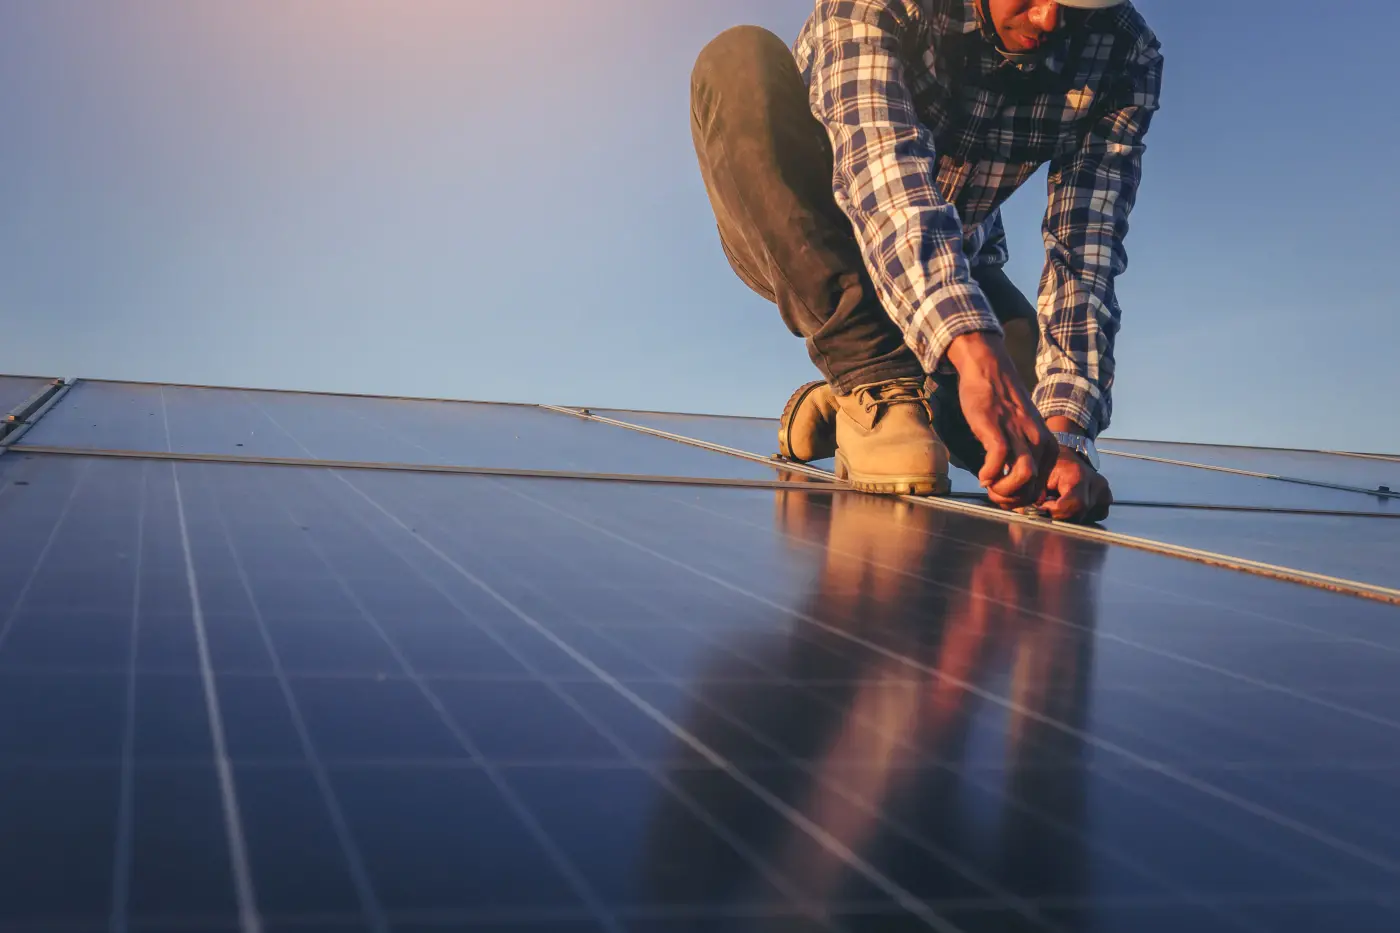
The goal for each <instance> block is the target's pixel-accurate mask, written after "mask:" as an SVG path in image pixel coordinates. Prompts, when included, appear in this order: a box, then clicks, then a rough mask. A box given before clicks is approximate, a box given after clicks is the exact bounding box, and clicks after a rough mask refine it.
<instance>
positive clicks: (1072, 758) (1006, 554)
mask: <svg viewBox="0 0 1400 933" xmlns="http://www.w3.org/2000/svg"><path fill="white" fill-rule="evenodd" d="M775 520H776V526H777V529H778V531H779V532H780V533H781V534H783V535H784V536H785V538H786V540H787V541H788V543H789V544H790V546H791V547H792V548H793V552H794V554H796V555H801V556H802V557H803V558H804V559H810V560H812V561H813V562H814V563H815V564H816V570H817V572H816V574H815V579H814V581H813V585H812V588H811V590H810V592H809V594H808V595H807V597H806V598H805V599H804V600H802V601H801V602H800V604H796V605H794V606H793V609H794V610H795V613H794V615H793V617H792V618H791V620H790V622H791V624H790V626H789V627H788V629H787V637H786V638H785V639H784V640H782V641H776V640H774V639H771V638H770V639H766V640H764V641H761V642H755V643H750V642H736V643H734V644H733V645H731V646H729V647H730V650H731V651H732V652H733V653H735V654H738V655H740V656H744V657H748V658H750V659H752V660H754V661H756V662H758V663H760V664H761V665H762V666H763V667H764V668H766V669H768V670H771V671H774V672H775V675H776V676H775V678H774V682H773V683H768V684H751V685H747V686H740V687H736V686H735V685H734V684H733V683H732V678H729V679H728V680H730V681H731V682H730V683H728V684H727V685H725V684H724V682H725V681H726V679H727V678H726V677H725V676H724V673H725V672H724V671H723V670H714V671H712V672H709V673H708V674H707V675H705V677H704V679H703V680H702V681H699V682H697V683H695V684H693V685H692V687H691V690H692V693H693V694H695V695H696V696H697V702H696V703H695V704H694V706H693V715H692V717H691V718H690V719H689V720H687V721H686V722H683V723H682V725H684V726H685V727H686V728H687V729H688V730H690V731H691V732H692V734H694V735H696V736H697V737H698V738H699V739H700V740H701V741H703V742H705V743H706V744H708V745H709V746H710V747H711V748H713V749H714V750H715V751H716V752H718V753H719V754H720V755H722V756H724V757H725V758H726V759H728V760H730V761H732V762H733V763H734V764H735V765H736V766H737V767H739V769H740V770H742V771H743V772H744V773H745V774H747V775H750V776H751V777H753V778H754V779H755V780H756V781H758V782H759V783H761V784H762V785H763V786H764V787H765V788H767V789H768V790H769V791H771V792H772V793H773V794H774V795H776V796H777V797H778V798H780V799H781V800H782V801H783V802H784V803H785V804H786V806H787V807H790V808H791V809H792V810H794V811H796V812H797V813H798V814H800V815H801V817H802V819H805V820H807V821H810V824H811V826H812V827H814V828H815V829H816V830H817V832H818V835H820V836H821V839H822V841H821V842H819V841H816V840H814V839H813V837H812V835H811V834H810V833H808V832H804V831H802V830H801V829H799V828H798V827H797V826H796V825H795V822H794V821H793V820H791V819H789V818H787V817H785V816H783V815H782V814H780V813H778V812H777V811H776V810H775V809H774V808H772V807H770V806H768V805H766V804H764V803H763V802H762V801H761V800H759V799H758V798H757V797H756V796H755V795H753V794H752V793H750V792H748V791H746V790H744V789H742V788H741V787H739V786H738V785H737V784H735V783H734V782H732V781H728V780H715V779H714V778H713V776H711V775H702V774H700V773H698V772H684V773H681V772H678V773H676V774H674V775H672V777H673V779H674V780H675V781H676V783H677V784H678V785H680V786H681V787H682V788H684V789H685V790H686V792H687V793H689V794H691V795H692V796H693V798H694V799H695V800H696V802H697V803H699V804H700V805H701V806H703V807H704V808H705V809H706V810H708V811H709V812H710V813H712V814H713V815H714V816H715V818H716V819H717V820H719V821H720V822H721V823H722V824H723V825H725V826H729V827H734V828H735V830H736V831H737V832H739V833H740V834H741V836H742V838H743V839H744V840H745V842H746V843H747V844H748V846H749V847H750V848H751V850H752V853H753V854H754V855H755V856H756V858H757V859H758V860H760V861H761V862H762V863H763V865H764V866H766V867H767V868H768V869H770V870H772V871H774V872H776V873H777V874H778V875H779V876H781V877H782V878H784V879H786V880H787V881H788V883H789V884H790V886H791V887H792V888H794V889H796V890H797V891H798V892H800V894H801V897H802V899H803V901H805V902H806V903H808V904H809V906H811V907H812V909H813V910H815V911H819V912H820V913H822V914H824V915H827V916H832V917H835V916H836V915H840V916H841V919H840V920H839V921H838V923H839V925H842V926H845V927H848V928H851V927H855V928H864V927H865V924H863V923H862V922H861V921H860V920H859V919H858V918H857V916H855V915H857V914H859V913H860V910H859V909H857V908H858V906H859V905H861V904H865V905H869V903H870V902H871V901H879V900H881V899H883V898H884V896H885V895H883V894H882V893H881V892H880V890H879V885H878V884H872V882H871V879H870V877H869V875H870V871H874V872H875V873H877V874H878V876H879V877H880V878H883V879H888V880H889V881H893V882H894V883H895V884H897V885H899V886H900V887H902V888H904V889H905V890H908V891H910V892H912V893H913V894H915V895H916V896H918V897H920V898H922V899H925V900H926V901H927V902H929V903H931V904H934V905H935V906H937V904H938V902H939V900H940V899H942V900H952V899H956V900H960V901H967V900H969V899H974V900H987V901H993V900H998V899H1001V897H1002V896H1004V895H1005V893H1006V892H1010V893H1013V894H1015V895H1018V896H1022V897H1036V896H1041V895H1045V896H1054V897H1056V898H1057V899H1059V898H1068V899H1077V898H1081V897H1083V896H1085V895H1086V894H1088V893H1089V891H1090V879H1089V878H1088V876H1087V872H1086V869H1085V857H1084V848H1083V846H1082V844H1081V843H1080V841H1079V839H1080V835H1079V834H1078V833H1077V831H1076V830H1077V829H1078V828H1079V825H1080V824H1081V823H1082V820H1083V814H1084V805H1083V797H1084V792H1083V783H1084V776H1085V767H1086V766H1085V763H1084V762H1083V760H1082V759H1083V749H1082V743H1081V742H1080V740H1079V738H1078V730H1079V729H1081V727H1082V726H1083V724H1084V722H1085V717H1086V710H1087V703H1088V698H1089V690H1088V687H1089V684H1090V680H1091V674H1092V628H1093V624H1094V616H1095V602H1094V588H1095V586H1096V580H1097V572H1098V570H1099V568H1100V566H1101V563H1102V560H1103V556H1104V550H1103V548H1102V546H1100V545H1097V544H1094V543H1091V542H1084V541H1079V540H1076V539H1072V538H1069V537H1066V536H1063V535H1059V534H1056V533H1054V532H1050V531H1043V530H1040V529H1034V528H1024V527H1020V526H1014V527H1013V526H1008V525H1004V524H1002V523H1000V522H995V521H989V520H982V519H976V518H970V517H967V516H963V515H959V514H956V513H949V512H944V511H940V510H936V509H933V508H927V507H923V506H918V505H913V504H910V503H907V502H902V501H899V500H891V499H887V498H882V497H875V496H864V495H859V494H854V493H836V494H827V493H807V492H799V491H790V490H783V491H780V492H778V493H777V496H776V509H775ZM1066 623H1069V624H1066ZM992 698H996V699H992ZM998 700H999V701H1000V702H998ZM715 710H722V711H723V713H724V714H725V715H724V716H722V717H717V716H716V715H715V714H714V711H715ZM736 722H737V723H738V724H739V725H740V727H741V729H742V730H743V732H744V734H745V735H748V736H759V737H761V738H762V739H764V740H766V741H767V742H768V743H769V744H770V746H772V747H774V748H777V749H781V750H782V753H781V754H778V755H775V756H774V757H773V758H772V759H770V760H767V761H761V762H752V763H750V762H746V761H744V760H743V757H744V755H745V754H748V752H746V751H745V748H746V747H747V746H745V747H740V745H739V744H736V742H737V740H736V738H735V730H734V728H733V727H734V725H735V723H736ZM656 818H657V824H656V826H654V829H655V830H657V831H658V832H657V833H655V834H654V837H653V838H654V839H655V840H656V841H657V844H658V845H667V844H670V845H678V844H683V843H682V842H681V841H680V840H672V841H671V842H669V843H667V842H663V841H662V839H663V838H664V833H662V832H660V830H661V829H662V827H663V826H664V824H665V823H666V822H667V821H666V818H665V816H664V814H662V813H658V814H656ZM852 856H854V859H853V858H852ZM853 860H858V861H861V862H862V863H864V864H865V865H866V866H867V869H869V870H868V871H866V872H865V873H864V874H865V877H862V872H861V871H859V870H857V869H855V868H853V867H852V864H851V863H852V861H853ZM972 878H976V879H978V880H971V879H972ZM691 881H692V883H697V884H704V883H705V882H702V881H701V880H700V879H691ZM710 881H712V882H714V885H713V887H711V888H710V889H709V890H708V891H707V892H706V896H707V898H709V899H710V900H712V901H714V902H724V901H726V900H727V899H729V898H730V897H731V896H732V895H733V894H734V893H735V891H736V887H735V885H736V884H737V883H739V879H735V878H727V879H720V878H713V879H710ZM741 887H742V885H741ZM697 893H698V892H697ZM1071 902H1072V901H1071ZM1031 910H1032V912H1033V910H1034V909H1033V908H1031ZM886 919H888V918H886ZM984 919H985V920H986V922H987V923H989V924H991V925H990V926H979V925H978V924H979V922H980V921H979V920H978V919H977V916H976V915H975V914H974V915H970V916H969V917H968V918H967V919H966V920H964V919H963V918H961V917H960V918H959V921H958V925H959V926H960V927H962V928H963V929H969V930H976V929H1006V928H1007V927H1006V925H1005V924H1006V918H1005V916H1004V915H997V916H996V917H995V918H993V917H992V915H991V914H987V916H986V917H984ZM994 919H995V922H993V920H994ZM1022 919H1025V918H1022ZM1064 920H1065V917H1064V915H1063V914H1060V915H1057V918H1056V922H1057V923H1063V922H1064ZM727 923H728V925H727V927H726V928H730V929H732V928H734V924H733V923H729V922H727ZM869 924H870V926H869V928H872V929H878V928H880V923H879V922H878V918H876V919H871V920H870V921H869ZM741 926H742V925H741ZM747 928H751V929H766V928H768V927H767V926H765V925H764V924H762V923H756V924H754V925H753V926H750V927H747ZM1013 928H1014V927H1013Z"/></svg>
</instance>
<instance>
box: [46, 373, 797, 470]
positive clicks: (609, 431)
mask: <svg viewBox="0 0 1400 933" xmlns="http://www.w3.org/2000/svg"><path fill="white" fill-rule="evenodd" d="M23 443H24V444H26V445H30V446H56V447H77V448H84V449H116V450H140V451H167V450H173V451H176V452H179V453H194V454H234V455H242V456H263V457H292V458H312V459H324V460H369V461H395V462H400V463H423V464H434V465H437V464H443V465H453V466H470V467H490V468H504V469H536V470H560V471H579V472H588V473H626V474H639V473H650V474H662V475H673V476H687V477H718V478H729V479H758V480H773V479H777V478H778V477H777V474H776V473H775V471H774V469H773V468H771V467H768V466H765V465H763V464H760V463H753V462H751V461H746V460H742V459H740V458H737V457H728V456H725V455H723V454H717V453H713V452H710V451H707V450H702V449H700V448H697V447H692V446H687V445H684V444H676V443H673V442H671V441H666V440H662V439H660V438H655V437H648V436H646V435H642V434H639V433H637V432H635V431H627V430H624V429H622V428H614V427H610V426H607V425H602V424H597V423H593V422H588V421H584V420H582V419H580V418H575V417H574V416H572V415H565V414H560V413H558V412H552V411H549V410H547V409H542V408H538V407H536V406H533V405H496V404H489V403H480V402H434V401H425V400H407V399H389V398H365V397H354V396H334V395H312V394H297V393H282V392H256V391H244V390H239V389H200V388H190V387H182V386H160V385H144V384H137V383H103V382H79V383H78V384H77V385H76V386H75V387H74V388H73V389H72V390H71V391H70V392H69V393H68V395H67V396H66V397H65V398H64V400H63V404H62V405H60V406H57V407H55V408H54V409H53V411H52V412H50V413H49V414H48V415H47V416H46V417H45V418H44V419H43V420H42V421H41V422H39V423H38V424H37V425H35V427H34V428H33V429H32V430H31V431H30V432H29V433H28V434H27V435H26V436H25V437H24V439H23ZM789 478H790V477H789Z"/></svg>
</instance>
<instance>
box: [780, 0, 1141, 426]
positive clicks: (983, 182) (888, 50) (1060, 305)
mask: <svg viewBox="0 0 1400 933" xmlns="http://www.w3.org/2000/svg"><path fill="white" fill-rule="evenodd" d="M979 5H980V4H979V2H978V0H817V5H816V11H815V12H814V13H813V14H812V15H811V17H809V18H808V20H807V23H806V25H805V26H804V27H803V29H802V32H801V34H800V35H799V36H798V39H797V41H796V43H795V44H794V45H793V53H794V55H795V56H796V58H797V63H798V67H799V68H800V69H801V71H802V75H803V79H804V80H805V81H806V83H807V85H808V87H809V89H810V95H811V104H812V112H813V114H814V115H815V116H816V117H817V119H818V120H820V121H821V122H822V123H823V124H824V125H825V127H826V129H827V133H828V135H829V136H830V137H831V141H832V147H833V150H834V155H835V171H834V174H833V187H834V190H835V194H836V201H837V203H838V204H839V205H840V206H841V208H842V209H843V210H844V211H845V212H846V214H847V216H848V217H850V219H851V222H852V224H853V226H854V227H855V231H856V236H857V239H858V240H859V242H860V245H861V249H862V251H863V253H864V256H865V262H866V266H867V267H868V269H869V270H870V274H871V278H872V279H873V281H874V283H875V289H876V292H877V293H878V295H879V297H880V300H881V302H882V303H883V305H884V307H885V309H886V310H887V311H888V312H889V314H890V316H891V317H892V318H893V319H894V320H895V322H896V323H898V324H899V326H900V328H901V329H902V330H903V332H904V335H905V340H906V341H907V343H908V344H909V346H910V347H912V348H913V350H914V351H915V352H916V353H917V354H918V356H919V359H920V361H921V362H922V363H923V365H924V368H925V369H926V370H927V371H928V372H930V373H932V372H937V371H942V372H951V367H950V366H949V365H948V364H947V362H946V360H945V359H944V356H945V354H946V352H947V349H948V345H949V344H950V343H951V342H952V341H953V338H955V337H958V336H960V335H962V334H967V333H971V332H975V331H992V332H1000V326H999V325H998V323H997V320H996V317H995V316H994V315H993V314H992V310H991V307H990V305H989V304H988V303H987V299H986V297H985V296H984V295H983V294H982V291H981V289H979V288H978V287H977V285H976V283H975V282H974V281H973V280H972V278H971V275H970V271H969V270H970V268H972V267H975V266H981V265H1001V264H1004V263H1005V262H1006V260H1007V250H1006V238H1005V234H1004V231H1003V229H1002V225H1001V208H1000V205H1001V203H1002V202H1003V201H1005V200H1006V199H1007V198H1008V197H1009V196H1010V195H1011V193H1012V192H1014V191H1015V190H1016V189H1017V188H1018V187H1020V185H1021V184H1023V183H1024V182H1025V181H1026V179H1027V178H1029V177H1030V176H1031V175H1032V174H1033V173H1034V172H1035V170H1036V169H1037V168H1038V167H1039V166H1040V165H1041V164H1042V163H1044V162H1049V163H1050V180H1049V206H1048V209H1047V210H1046V213H1045V222H1044V225H1043V233H1044V239H1045V246H1046V263H1045V267H1044V271H1043V273H1042V275H1041V280H1040V298H1039V301H1038V302H1037V313H1038V316H1039V318H1040V334H1041V338H1040V352H1039V357H1038V359H1037V361H1036V371H1037V375H1038V377H1039V382H1038V384H1037V385H1036V388H1035V393H1034V397H1035V403H1036V407H1037V408H1038V409H1039V410H1040V413H1041V414H1042V415H1043V416H1044V417H1047V418H1048V417H1051V416H1054V415H1065V416H1068V417H1069V418H1070V419H1071V420H1073V421H1074V422H1075V423H1077V424H1079V425H1080V426H1082V427H1083V428H1084V429H1085V430H1087V431H1088V432H1089V434H1090V435H1091V436H1095V435H1097V434H1098V433H1099V432H1100V431H1102V430H1103V429H1104V428H1105V427H1106V426H1107V425H1108V422H1109V418H1110V416H1111V413H1112V402H1111V394H1110V392H1111V388H1112V385H1113V341H1114V337H1115V335H1116V334H1117V332H1118V326H1119V319H1120V311H1119V308H1118V300H1117V297H1116V296H1115V294H1114V277H1115V276H1117V275H1118V274H1119V273H1121V272H1122V271H1123V270H1124V269H1125V268H1126V267H1127V263H1128V260H1127V254H1126V253H1125V252H1124V250H1123V238H1124V235H1125V234H1126V233H1127V231H1128V213H1129V211H1130V210H1131V209H1132V206H1133V202H1134V200H1135V198H1136V195H1137V187H1138V181H1139V178H1140V177H1141V166H1142V152H1143V138H1144V136H1145V135H1146V133H1147V127H1148V123H1149V121H1150V119H1151V116H1152V113H1153V112H1154V111H1155V110H1156V109H1157V98H1158V93H1159V90H1160V87H1161V76H1162V56H1161V53H1160V51H1159V45H1158V43H1157V39H1156V37H1155V36H1154V35H1153V33H1152V31H1151V30H1150V29H1149V28H1148V27H1147V24H1146V23H1144V22H1143V19H1142V17H1141V16H1140V15H1139V14H1138V12H1137V11H1136V10H1135V9H1133V7H1132V5H1131V4H1127V3H1125V4H1123V5H1121V6H1118V7H1113V8H1110V9H1107V10H1101V11H1095V12H1093V13H1085V12H1078V11H1069V10H1066V11H1064V12H1065V15H1066V16H1069V17H1073V18H1075V19H1076V20H1078V22H1076V23H1073V24H1071V28H1067V29H1064V30H1061V31H1060V32H1059V33H1057V34H1056V35H1055V36H1054V37H1052V40H1051V41H1053V42H1054V43H1055V45H1054V46H1053V47H1052V48H1051V50H1050V51H1049V52H1048V54H1047V56H1046V57H1045V58H1044V59H1043V60H1042V61H1041V62H1040V63H1039V64H1037V65H1036V66H1034V67H1029V68H1027V67H1017V66H1015V65H1013V64H1011V63H1010V62H1008V61H1007V60H1006V59H1005V58H1003V57H1002V56H1001V55H1000V54H999V53H998V52H997V51H996V49H995V48H994V46H993V45H992V44H991V41H990V39H991V36H992V35H993V34H991V33H989V32H988V31H987V30H988V29H989V27H986V26H984V25H983V24H982V21H981V16H980V14H979V12H978V7H979Z"/></svg>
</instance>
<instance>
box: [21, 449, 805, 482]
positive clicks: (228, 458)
mask: <svg viewBox="0 0 1400 933" xmlns="http://www.w3.org/2000/svg"><path fill="white" fill-rule="evenodd" d="M14 451H15V453H17V454H46V455H50V456H61V457H108V458H113V459H118V460H174V461H180V462H188V463H235V464H244V465H253V466H284V467H285V466H291V467H321V468H327V469H336V470H379V471H383V472H390V473H454V474H458V475H467V476H500V477H518V478H524V479H574V480H590V481H606V482H625V483H662V484H666V485H671V486H726V487H732V488H739V489H803V490H816V491H819V492H830V491H831V489H830V487H829V486H828V485H826V484H821V483H806V482H789V481H785V480H776V479H775V480H763V479H725V478H721V477H694V476H665V475H661V474H655V473H586V472H578V471H573V470H529V469H514V468H509V467H472V466H456V465H454V464H437V463H398V462H392V461H376V460H321V459H318V458H315V457H261V456H257V455H250V454H196V453H172V452H170V451H165V450H111V449H107V448H85V447H52V446H44V445H35V446H30V445H25V446H23V447H16V448H14Z"/></svg>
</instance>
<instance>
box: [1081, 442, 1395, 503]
mask: <svg viewBox="0 0 1400 933" xmlns="http://www.w3.org/2000/svg"><path fill="white" fill-rule="evenodd" d="M1103 444H1104V446H1105V447H1110V448H1112V449H1114V450H1122V451H1124V452H1126V453H1134V454H1141V455H1145V456H1151V457H1162V458H1164V459H1168V460H1183V461H1188V462H1192V463H1205V464H1211V465H1214V466H1221V467H1227V468H1230V469H1236V470H1248V471H1251V472H1254V473H1272V474H1276V475H1280V476H1291V477H1296V478H1298V479H1306V480H1313V481H1314V482H1319V483H1336V484H1339V485H1343V486H1358V487H1360V488H1362V489H1377V488H1379V487H1381V486H1388V487H1389V488H1391V489H1393V490H1397V491H1400V456H1396V457H1384V456H1365V455H1356V454H1341V453H1324V452H1321V451H1313V450H1271V449H1268V448H1251V447H1223V446H1219V445H1215V444H1168V443H1163V442H1161V441H1132V440H1122V441H1120V440H1109V439H1105V440H1104V441H1103Z"/></svg>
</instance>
